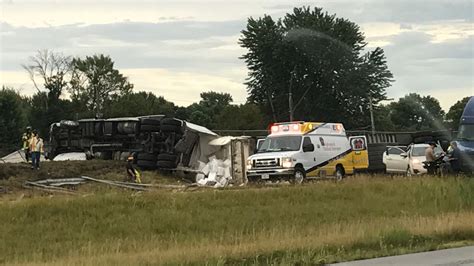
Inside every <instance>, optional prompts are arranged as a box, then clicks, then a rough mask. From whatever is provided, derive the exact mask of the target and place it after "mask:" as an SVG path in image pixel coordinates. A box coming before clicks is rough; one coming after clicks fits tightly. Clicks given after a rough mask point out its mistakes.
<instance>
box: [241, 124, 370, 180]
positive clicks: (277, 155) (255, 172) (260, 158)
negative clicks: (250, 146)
mask: <svg viewBox="0 0 474 266" xmlns="http://www.w3.org/2000/svg"><path fill="white" fill-rule="evenodd" d="M246 165H247V167H246V174H247V179H248V181H249V182H255V181H271V180H275V179H277V180H288V181H290V182H292V183H297V184H299V183H302V182H304V181H305V180H306V179H312V178H319V177H330V176H331V177H335V178H337V179H342V178H343V177H344V176H345V175H351V174H354V172H356V171H360V170H364V169H367V168H368V167H369V158H368V153H367V139H366V137H365V136H354V137H350V138H348V137H347V135H346V131H345V129H344V126H343V125H342V124H341V123H322V122H304V121H298V122H287V123H276V124H273V125H271V126H270V134H269V135H268V137H267V138H265V140H264V141H263V143H261V145H259V147H258V149H257V151H256V153H255V154H254V155H252V156H250V157H249V158H248V160H247V163H246Z"/></svg>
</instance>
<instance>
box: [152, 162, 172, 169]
mask: <svg viewBox="0 0 474 266" xmlns="http://www.w3.org/2000/svg"><path fill="white" fill-rule="evenodd" d="M156 166H157V167H158V168H160V169H173V168H176V166H177V164H176V163H175V162H171V161H158V162H157V163H156Z"/></svg>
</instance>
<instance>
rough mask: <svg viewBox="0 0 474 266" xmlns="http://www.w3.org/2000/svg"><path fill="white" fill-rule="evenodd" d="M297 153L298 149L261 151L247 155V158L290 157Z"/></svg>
mask: <svg viewBox="0 0 474 266" xmlns="http://www.w3.org/2000/svg"><path fill="white" fill-rule="evenodd" d="M297 153H299V151H276V152H262V153H256V154H254V155H252V156H250V157H249V159H271V158H279V157H292V156H293V155H295V154H297Z"/></svg>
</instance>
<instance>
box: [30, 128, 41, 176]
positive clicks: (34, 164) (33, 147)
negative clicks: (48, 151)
mask: <svg viewBox="0 0 474 266" xmlns="http://www.w3.org/2000/svg"><path fill="white" fill-rule="evenodd" d="M30 152H31V169H36V170H38V169H39V168H40V158H41V154H42V153H43V152H44V150H43V139H42V138H40V136H39V134H38V132H37V131H36V130H33V137H32V138H31V139H30Z"/></svg>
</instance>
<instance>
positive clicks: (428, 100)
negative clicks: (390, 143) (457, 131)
mask: <svg viewBox="0 0 474 266" xmlns="http://www.w3.org/2000/svg"><path fill="white" fill-rule="evenodd" d="M390 109H391V113H390V118H391V120H392V122H393V124H394V125H395V126H396V128H398V129H405V130H442V129H444V126H443V124H442V122H443V120H444V111H443V109H442V108H441V106H440V104H439V101H438V100H436V99H435V98H433V97H431V96H424V97H422V96H421V95H419V94H416V93H410V94H408V95H406V96H405V97H403V98H400V99H399V101H398V102H393V103H391V104H390Z"/></svg>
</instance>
